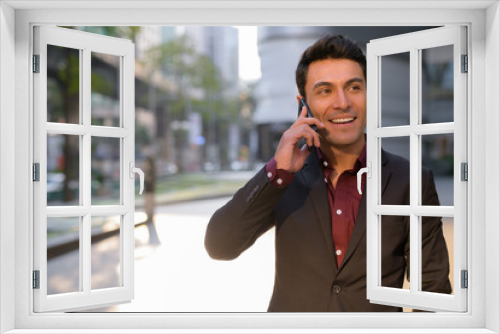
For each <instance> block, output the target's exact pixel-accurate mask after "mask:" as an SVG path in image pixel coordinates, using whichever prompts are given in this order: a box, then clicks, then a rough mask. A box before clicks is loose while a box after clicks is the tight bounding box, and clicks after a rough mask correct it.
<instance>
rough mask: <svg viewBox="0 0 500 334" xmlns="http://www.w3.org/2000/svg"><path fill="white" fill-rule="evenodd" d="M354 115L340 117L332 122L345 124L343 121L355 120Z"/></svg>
mask: <svg viewBox="0 0 500 334" xmlns="http://www.w3.org/2000/svg"><path fill="white" fill-rule="evenodd" d="M354 119H355V118H354V117H351V118H338V119H332V120H331V122H332V123H334V124H343V123H350V122H352V121H354Z"/></svg>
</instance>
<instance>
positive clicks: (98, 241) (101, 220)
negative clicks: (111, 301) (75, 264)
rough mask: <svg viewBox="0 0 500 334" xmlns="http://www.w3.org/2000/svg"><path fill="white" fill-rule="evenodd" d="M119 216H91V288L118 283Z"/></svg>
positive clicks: (119, 261)
mask: <svg viewBox="0 0 500 334" xmlns="http://www.w3.org/2000/svg"><path fill="white" fill-rule="evenodd" d="M120 227H121V216H108V217H92V257H91V261H92V279H91V281H92V284H91V285H92V287H91V288H92V290H96V289H105V288H115V287H119V286H121V283H120V277H121V275H120V263H121V260H120V254H121V251H120V244H121V242H120Z"/></svg>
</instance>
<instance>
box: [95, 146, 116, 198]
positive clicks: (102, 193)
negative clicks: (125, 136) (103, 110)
mask: <svg viewBox="0 0 500 334" xmlns="http://www.w3.org/2000/svg"><path fill="white" fill-rule="evenodd" d="M120 141H121V139H120V138H104V137H92V143H91V145H92V205H119V204H120V179H121V178H120Z"/></svg>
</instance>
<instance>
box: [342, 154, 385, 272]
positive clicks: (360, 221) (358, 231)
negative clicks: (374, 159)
mask: <svg viewBox="0 0 500 334" xmlns="http://www.w3.org/2000/svg"><path fill="white" fill-rule="evenodd" d="M388 162H389V159H388V158H387V155H386V154H385V152H384V151H383V150H382V180H381V181H382V182H381V189H382V196H383V195H384V192H385V189H386V188H387V183H388V182H389V179H390V178H391V171H390V170H389V169H387V168H385V167H384V166H386V165H387V163H388ZM367 188H368V184H366V185H365V191H364V192H363V195H362V196H361V202H360V203H359V208H358V215H357V217H356V223H355V224H354V230H353V232H352V235H351V239H350V240H349V245H348V246H347V251H346V253H345V256H344V260H343V261H342V263H341V264H340V268H339V271H340V270H342V268H344V266H345V264H346V263H347V262H348V261H349V259H350V258H351V256H352V254H353V253H354V251H355V250H356V248H357V247H358V244H359V242H360V241H361V240H362V239H365V240H366V238H365V233H366V192H367Z"/></svg>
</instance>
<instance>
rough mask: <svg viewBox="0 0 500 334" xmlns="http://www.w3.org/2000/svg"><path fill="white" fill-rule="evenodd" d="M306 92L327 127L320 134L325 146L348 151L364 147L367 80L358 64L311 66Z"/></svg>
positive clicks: (331, 61)
mask: <svg viewBox="0 0 500 334" xmlns="http://www.w3.org/2000/svg"><path fill="white" fill-rule="evenodd" d="M305 91H306V94H307V103H308V104H309V107H310V108H311V112H312V114H313V116H314V117H315V118H317V119H319V120H320V121H321V122H323V124H325V128H324V129H322V130H320V131H319V134H320V136H321V139H322V146H323V145H325V144H328V145H330V146H334V147H336V148H343V149H345V148H348V147H349V146H352V147H353V148H358V147H359V146H360V145H363V144H364V130H365V127H366V80H365V77H364V75H363V70H362V69H361V66H360V65H359V64H358V63H357V62H355V61H353V60H349V59H324V60H319V61H315V62H313V63H311V64H310V65H309V70H308V72H307V81H306V86H305ZM325 141H326V143H325Z"/></svg>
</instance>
